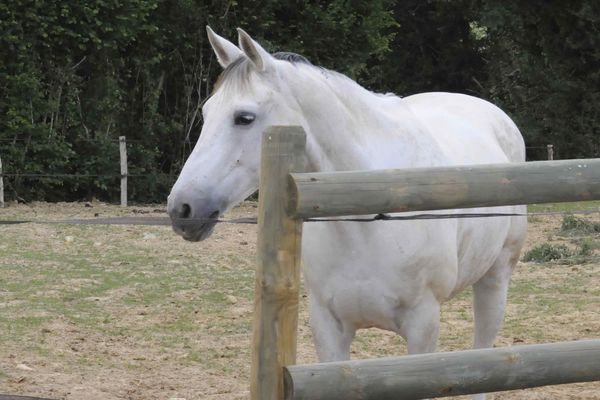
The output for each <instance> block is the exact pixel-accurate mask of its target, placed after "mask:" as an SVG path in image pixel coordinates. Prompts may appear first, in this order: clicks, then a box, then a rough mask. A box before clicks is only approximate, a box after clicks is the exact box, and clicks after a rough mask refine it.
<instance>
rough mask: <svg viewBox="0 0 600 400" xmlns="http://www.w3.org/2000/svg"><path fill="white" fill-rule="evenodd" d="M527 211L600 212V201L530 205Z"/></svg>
mask: <svg viewBox="0 0 600 400" xmlns="http://www.w3.org/2000/svg"><path fill="white" fill-rule="evenodd" d="M527 210H528V211H529V212H531V213H535V212H574V211H580V210H598V211H600V201H576V202H573V203H547V204H530V205H528V206H527Z"/></svg>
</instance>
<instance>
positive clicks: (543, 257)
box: [523, 243, 574, 263]
mask: <svg viewBox="0 0 600 400" xmlns="http://www.w3.org/2000/svg"><path fill="white" fill-rule="evenodd" d="M573 255H574V253H573V252H572V251H571V250H570V249H569V248H568V247H567V246H565V245H556V246H553V245H551V244H550V243H542V244H541V245H538V246H535V247H534V248H532V249H531V250H529V251H528V252H527V253H525V255H524V256H523V261H526V262H530V261H533V262H537V263H543V262H549V261H554V260H561V259H565V258H569V257H572V256H573Z"/></svg>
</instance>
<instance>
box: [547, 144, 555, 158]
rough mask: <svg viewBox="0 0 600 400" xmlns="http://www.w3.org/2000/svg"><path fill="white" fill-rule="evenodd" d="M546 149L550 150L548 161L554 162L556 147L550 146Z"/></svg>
mask: <svg viewBox="0 0 600 400" xmlns="http://www.w3.org/2000/svg"><path fill="white" fill-rule="evenodd" d="M546 149H547V150H548V160H554V145H552V144H548V145H546Z"/></svg>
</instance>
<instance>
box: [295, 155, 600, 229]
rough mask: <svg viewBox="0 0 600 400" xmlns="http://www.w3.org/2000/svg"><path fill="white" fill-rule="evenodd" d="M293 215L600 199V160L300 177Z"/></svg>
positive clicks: (309, 174) (360, 172)
mask: <svg viewBox="0 0 600 400" xmlns="http://www.w3.org/2000/svg"><path fill="white" fill-rule="evenodd" d="M289 192H290V200H289V204H288V212H289V213H290V215H293V216H296V217H301V218H311V217H332V216H341V215H362V214H378V213H393V212H403V211H424V210H445V209H454V208H474V207H492V206H503V205H517V204H532V203H555V202H568V201H581V200H596V199H600V159H582V160H561V161H536V162H527V163H511V164H488V165H468V166H455V167H435V168H416V169H404V170H376V171H348V172H315V173H295V174H291V176H290V179H289Z"/></svg>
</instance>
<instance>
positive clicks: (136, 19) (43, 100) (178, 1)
mask: <svg viewBox="0 0 600 400" xmlns="http://www.w3.org/2000/svg"><path fill="white" fill-rule="evenodd" d="M207 24H210V25H211V26H212V27H213V28H214V29H215V30H216V31H217V32H219V33H220V34H222V35H224V36H226V37H230V38H235V27H237V26H240V27H242V28H244V29H246V30H247V31H248V32H249V33H250V34H252V35H253V36H254V37H255V38H257V39H258V40H259V41H261V43H263V44H265V45H266V47H267V48H268V49H270V50H288V51H295V52H298V53H301V54H304V55H306V56H307V57H308V58H309V59H311V61H312V62H313V63H315V64H320V65H323V66H325V67H327V68H331V69H335V70H338V71H341V72H344V73H346V74H348V75H349V76H351V77H353V78H355V79H357V80H358V81H359V82H360V83H361V84H363V85H365V86H367V87H369V88H371V89H373V90H376V91H393V92H396V93H398V94H400V95H407V94H411V93H416V92H422V91H431V90H448V91H456V92H463V93H468V94H474V95H477V96H480V97H483V98H487V99H491V100H492V101H494V102H496V103H498V104H499V105H500V106H501V107H503V108H504V109H505V110H506V111H507V112H509V113H510V114H511V115H512V116H513V117H514V118H515V120H516V121H517V123H518V124H519V126H520V127H521V129H522V131H523V133H524V134H525V136H526V139H527V144H528V146H541V145H545V144H546V143H553V144H554V145H555V149H556V150H555V152H556V153H557V155H558V156H559V157H561V158H567V157H592V156H597V155H598V152H599V150H600V137H599V136H600V135H599V133H600V116H599V114H598V113H599V112H598V110H599V109H600V89H599V88H600V68H598V66H599V65H600V3H598V2H597V1H593V0H580V1H570V2H563V1H558V0H547V1H541V0H537V1H528V2H522V1H516V0H503V1H500V0H456V1H443V0H437V1H434V0H405V1H390V0H373V1H366V0H365V1H358V0H357V1H347V0H331V1H306V2H300V1H271V0H269V1H263V2H254V1H235V0H231V1H211V2H208V1H200V0H89V1H86V2H75V1H72V0H65V1H56V0H45V1H31V0H13V1H11V2H1V3H0V94H1V96H0V116H1V117H0V157H1V158H2V161H3V164H4V172H5V174H8V175H7V176H5V184H6V186H7V193H6V194H7V197H9V198H11V197H12V198H21V199H25V200H32V199H45V200H75V199H83V198H89V197H92V196H95V197H98V198H102V199H105V200H115V199H116V198H117V197H118V188H119V187H118V184H117V182H118V177H117V176H112V175H117V174H118V173H119V170H118V143H117V138H118V137H119V136H121V135H124V136H126V137H127V139H128V141H129V143H130V147H129V158H130V163H129V164H130V168H129V172H130V173H131V174H134V175H140V176H136V177H133V178H132V179H130V183H129V186H130V197H132V198H133V199H134V200H135V201H164V199H165V197H166V194H167V193H168V190H169V188H170V185H171V183H172V182H173V181H174V179H175V177H176V175H177V173H178V171H179V169H180V167H181V165H182V163H183V162H184V160H185V158H186V156H187V154H189V151H190V149H191V148H192V146H193V144H194V142H195V140H196V139H197V136H198V134H199V132H200V128H201V124H202V120H201V115H200V114H199V113H198V112H197V110H198V106H199V105H200V103H201V102H202V101H203V100H204V99H205V98H206V97H207V96H208V95H209V93H210V91H211V85H212V83H213V82H214V80H215V77H216V75H217V74H218V72H219V67H218V65H217V64H216V62H215V59H214V56H213V55H212V52H211V51H210V48H209V46H208V42H207V39H206V35H205V30H204V27H205V25H207ZM530 154H531V157H532V158H539V157H541V156H542V155H543V154H539V153H535V152H532V153H530ZM57 173H59V174H79V175H84V176H79V177H77V178H73V177H39V176H36V177H27V176H14V175H13V174H17V175H18V174H21V175H22V174H57ZM88 175H91V176H88ZM98 175H101V176H98ZM104 175H111V176H104Z"/></svg>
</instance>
